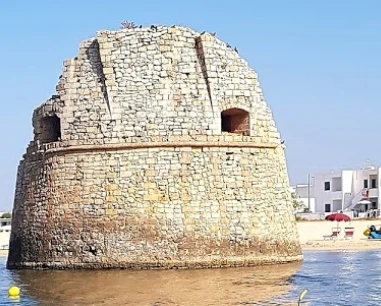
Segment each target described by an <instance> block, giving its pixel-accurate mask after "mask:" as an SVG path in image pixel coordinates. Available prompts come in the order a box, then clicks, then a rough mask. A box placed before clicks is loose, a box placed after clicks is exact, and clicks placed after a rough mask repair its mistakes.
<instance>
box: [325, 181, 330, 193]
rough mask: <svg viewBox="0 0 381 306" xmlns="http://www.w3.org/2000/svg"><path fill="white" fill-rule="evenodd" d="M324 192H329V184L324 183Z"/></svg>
mask: <svg viewBox="0 0 381 306" xmlns="http://www.w3.org/2000/svg"><path fill="white" fill-rule="evenodd" d="M324 190H325V191H327V190H331V182H325V183H324Z"/></svg>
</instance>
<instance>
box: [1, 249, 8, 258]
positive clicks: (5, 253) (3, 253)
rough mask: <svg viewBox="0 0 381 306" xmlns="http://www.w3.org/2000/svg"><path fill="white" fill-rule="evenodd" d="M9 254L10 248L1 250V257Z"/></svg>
mask: <svg viewBox="0 0 381 306" xmlns="http://www.w3.org/2000/svg"><path fill="white" fill-rule="evenodd" d="M7 256H8V250H0V257H7Z"/></svg>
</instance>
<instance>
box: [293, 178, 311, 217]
mask: <svg viewBox="0 0 381 306" xmlns="http://www.w3.org/2000/svg"><path fill="white" fill-rule="evenodd" d="M311 189H312V188H310V196H308V185H305V184H302V185H296V186H292V187H291V188H290V191H291V194H292V196H293V197H294V198H295V199H296V200H297V201H298V202H299V203H300V204H301V205H303V208H304V209H306V210H309V211H310V212H315V198H313V197H312V196H311ZM308 199H309V200H308ZM304 209H301V210H304ZM301 210H300V211H301Z"/></svg>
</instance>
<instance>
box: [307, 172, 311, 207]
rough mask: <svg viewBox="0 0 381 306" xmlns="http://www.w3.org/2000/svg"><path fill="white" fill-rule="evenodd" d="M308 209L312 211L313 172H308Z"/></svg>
mask: <svg viewBox="0 0 381 306" xmlns="http://www.w3.org/2000/svg"><path fill="white" fill-rule="evenodd" d="M307 190H308V211H311V174H309V173H308V189H307Z"/></svg>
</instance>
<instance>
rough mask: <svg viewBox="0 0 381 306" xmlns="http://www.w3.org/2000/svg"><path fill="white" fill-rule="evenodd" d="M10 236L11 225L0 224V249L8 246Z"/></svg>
mask: <svg viewBox="0 0 381 306" xmlns="http://www.w3.org/2000/svg"><path fill="white" fill-rule="evenodd" d="M10 236H11V226H10V225H5V226H0V250H4V249H5V250H7V249H8V248H9V238H10Z"/></svg>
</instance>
